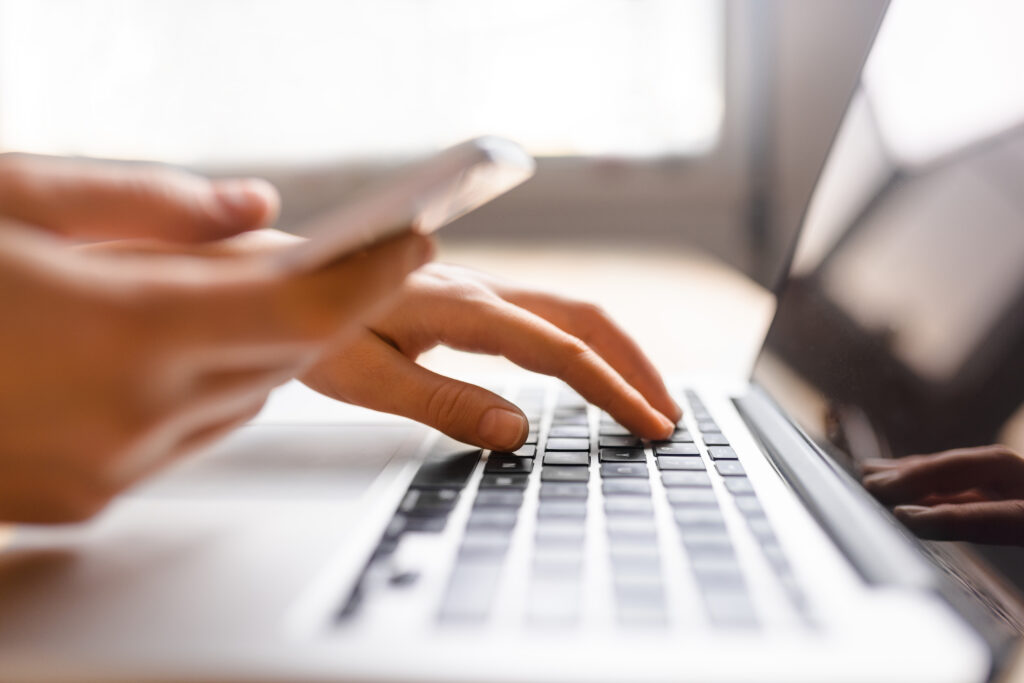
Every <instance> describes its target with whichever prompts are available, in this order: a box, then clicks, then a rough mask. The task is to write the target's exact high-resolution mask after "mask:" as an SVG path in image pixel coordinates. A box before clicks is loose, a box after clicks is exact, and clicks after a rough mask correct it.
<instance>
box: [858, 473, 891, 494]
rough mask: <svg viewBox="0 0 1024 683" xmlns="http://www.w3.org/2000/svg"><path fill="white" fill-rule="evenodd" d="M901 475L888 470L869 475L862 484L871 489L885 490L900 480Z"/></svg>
mask: <svg viewBox="0 0 1024 683" xmlns="http://www.w3.org/2000/svg"><path fill="white" fill-rule="evenodd" d="M899 476H900V473H899V472H897V471H894V470H886V471H884V472H876V473H874V474H869V475H868V476H866V477H864V478H863V479H862V480H861V483H862V484H864V486H865V487H867V488H869V489H876V490H878V489H884V488H885V487H886V486H889V485H890V484H892V483H893V482H894V481H896V480H897V479H899Z"/></svg>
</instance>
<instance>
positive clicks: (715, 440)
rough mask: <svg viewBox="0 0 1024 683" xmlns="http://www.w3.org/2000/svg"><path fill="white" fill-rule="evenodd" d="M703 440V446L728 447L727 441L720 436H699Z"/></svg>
mask: <svg viewBox="0 0 1024 683" xmlns="http://www.w3.org/2000/svg"><path fill="white" fill-rule="evenodd" d="M701 438H702V439H704V445H705V446H728V445H729V439H727V438H725V437H724V436H723V435H721V434H704V435H702V436H701Z"/></svg>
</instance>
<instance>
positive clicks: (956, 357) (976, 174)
mask: <svg viewBox="0 0 1024 683" xmlns="http://www.w3.org/2000/svg"><path fill="white" fill-rule="evenodd" d="M1022 22H1024V3H1007V2H993V1H982V2H971V3H963V2H958V1H956V0H952V1H949V0H945V1H942V2H928V3H921V2H899V1H898V0H897V1H896V2H893V4H892V5H891V6H890V8H889V11H888V13H887V15H886V17H885V19H884V20H883V23H882V26H881V29H880V31H879V34H878V37H877V39H876V42H875V44H874V46H873V48H872V50H871V54H870V55H869V57H868V60H867V62H866V65H865V68H864V71H863V73H862V76H861V80H860V84H859V86H858V88H857V91H856V93H855V95H854V98H853V100H852V102H851V105H850V107H849V109H848V111H847V113H846V115H845V117H844V120H843V123H842V125H841V127H840V130H839V133H838V136H837V138H836V140H835V142H834V144H833V148H832V151H831V152H830V154H829V158H828V161H827V162H826V165H825V168H824V170H823V173H822V175H821V177H820V178H819V181H818V185H817V187H816V188H815V191H814V195H813V198H812V201H811V204H810V206H809V209H808V212H807V214H806V216H805V218H804V224H803V226H802V229H801V236H800V239H799V242H798V244H797V246H796V251H795V255H794V259H793V263H792V265H791V267H790V272H789V275H788V278H787V279H786V281H785V283H784V284H783V286H782V288H781V290H780V297H779V303H778V310H777V313H776V317H775V320H774V321H773V323H772V326H771V329H770V331H769V333H768V336H767V339H766V341H765V344H764V347H763V349H762V352H761V354H760V356H759V358H758V361H757V364H756V367H755V369H754V380H755V382H757V383H758V384H759V385H761V386H762V387H764V388H765V389H766V390H767V391H768V393H769V394H771V396H772V397H773V398H774V399H775V400H776V401H777V402H779V403H780V405H781V406H782V407H783V408H784V409H785V410H786V411H787V412H789V414H790V415H791V416H792V417H793V418H794V419H795V420H796V421H797V422H798V423H799V424H800V426H801V427H802V428H803V429H804V430H805V431H806V432H807V433H808V434H809V435H810V436H812V437H813V438H815V439H816V440H817V441H818V442H819V444H820V445H822V446H823V447H824V448H825V449H826V450H827V451H830V452H831V453H832V454H833V455H836V456H840V459H841V460H845V459H846V457H850V458H853V459H861V458H867V457H884V456H902V455H907V454H912V453H934V452H938V451H942V450H946V449H950V448H956V447H967V446H979V445H984V444H990V443H996V442H1000V443H1006V444H1009V445H1011V446H1014V447H1016V448H1017V449H1018V452H1021V453H1024V409H1022V401H1024V78H1021V77H1020V74H1019V69H1020V65H1022V64H1024V41H1021V40H1020V39H1019V35H1018V30H1017V27H1019V26H1021V25H1024V23H1022Z"/></svg>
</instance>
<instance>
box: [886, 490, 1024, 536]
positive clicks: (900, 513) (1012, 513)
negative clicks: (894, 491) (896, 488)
mask: <svg viewBox="0 0 1024 683" xmlns="http://www.w3.org/2000/svg"><path fill="white" fill-rule="evenodd" d="M893 513H894V514H895V515H896V517H897V518H898V519H899V520H900V521H901V522H903V524H905V525H906V526H907V527H908V528H909V529H911V530H912V531H914V533H916V534H918V535H919V536H922V537H924V538H929V539H934V540H949V541H952V540H958V541H973V542H976V543H1000V544H1015V545H1022V544H1024V501H1020V500H1001V501H996V502H986V503H966V504H963V505H936V506H935V507H924V506H920V505H902V506H899V507H896V508H894V509H893Z"/></svg>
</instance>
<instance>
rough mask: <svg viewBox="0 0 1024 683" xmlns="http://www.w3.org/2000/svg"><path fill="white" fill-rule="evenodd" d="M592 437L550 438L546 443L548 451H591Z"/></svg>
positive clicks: (545, 447) (545, 446)
mask: <svg viewBox="0 0 1024 683" xmlns="http://www.w3.org/2000/svg"><path fill="white" fill-rule="evenodd" d="M589 450H590V439H548V441H547V443H546V444H544V452H545V453H546V452H547V451H589Z"/></svg>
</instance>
